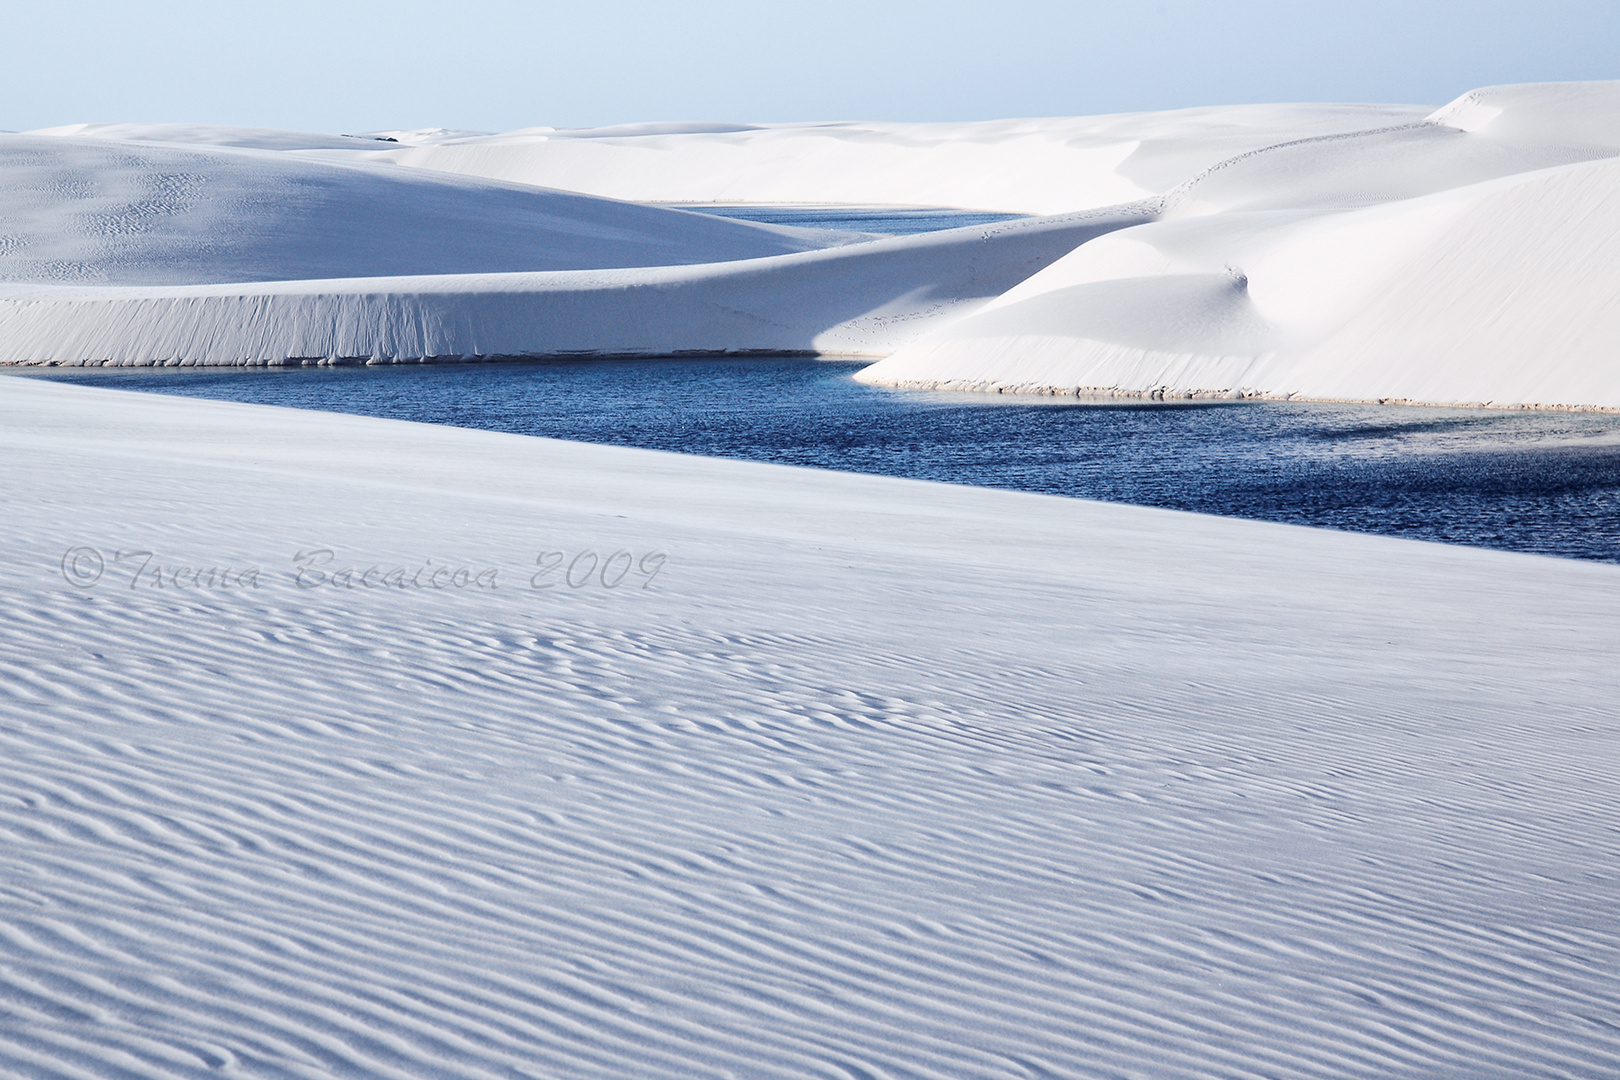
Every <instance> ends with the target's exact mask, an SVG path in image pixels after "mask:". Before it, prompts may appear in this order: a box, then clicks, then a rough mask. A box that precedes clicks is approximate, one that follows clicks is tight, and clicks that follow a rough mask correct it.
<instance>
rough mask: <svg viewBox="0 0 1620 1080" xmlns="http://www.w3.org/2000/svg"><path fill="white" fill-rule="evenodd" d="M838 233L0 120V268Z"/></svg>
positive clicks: (597, 259) (705, 257)
mask: <svg viewBox="0 0 1620 1080" xmlns="http://www.w3.org/2000/svg"><path fill="white" fill-rule="evenodd" d="M847 239H848V238H847V237H839V236H837V234H827V233H819V232H813V231H807V230H792V229H781V228H776V227H772V226H756V225H753V224H751V223H749V222H740V221H725V220H721V219H716V218H712V217H707V216H703V215H698V214H688V213H682V212H679V211H674V210H666V209H662V208H659V207H650V206H637V205H634V204H629V203H620V202H613V201H611V200H607V199H598V198H591V197H587V196H582V195H577V194H573V193H569V192H559V191H538V190H534V189H532V188H526V187H520V186H516V185H511V184H501V183H495V182H489V181H480V180H471V179H467V178H462V177H449V176H435V175H431V174H427V173H421V172H407V171H405V170H400V169H380V168H375V167H368V166H363V165H331V164H327V163H324V162H311V161H304V160H301V159H299V158H296V157H292V156H289V155H287V154H282V153H275V152H269V151H263V150H252V149H218V148H214V147H195V146H186V147H181V146H156V145H146V144H131V143H124V142H116V141H103V140H97V139H86V138H75V137H42V136H34V135H4V134H0V282H5V281H27V282H64V283H84V284H99V285H197V284H210V283H216V282H250V281H289V280H300V279H310V278H336V277H382V276H395V275H407V274H465V273H499V272H507V271H522V270H561V269H575V270H578V269H596V268H602V267H618V266H667V265H676V264H686V263H706V262H717V261H722V260H730V259H746V258H757V257H760V256H768V255H780V254H784V253H786V252H791V251H804V250H807V249H811V248H816V247H825V246H828V245H829V244H834V243H839V242H842V241H844V240H847Z"/></svg>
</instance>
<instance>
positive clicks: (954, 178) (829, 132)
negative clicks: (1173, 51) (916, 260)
mask: <svg viewBox="0 0 1620 1080" xmlns="http://www.w3.org/2000/svg"><path fill="white" fill-rule="evenodd" d="M1426 112H1428V110H1427V109H1424V108H1420V107H1417V106H1406V105H1237V106H1222V107H1214V108H1203V109H1181V110H1176V111H1173V112H1159V113H1125V114H1121V115H1114V116H1086V117H1056V118H1046V119H1030V120H996V121H985V122H979V123H956V124H896V123H819V124H696V123H665V124H623V125H619V126H616V127H606V128H576V129H563V130H557V129H554V128H529V129H525V130H522V131H511V132H505V133H502V134H498V135H489V134H482V133H466V132H451V131H438V130H432V131H387V132H370V133H368V134H370V135H371V136H373V137H374V138H375V137H378V136H381V137H386V138H392V139H397V140H398V142H399V145H398V146H390V145H387V144H383V143H378V142H375V141H367V140H365V139H358V138H353V137H350V138H346V139H332V138H330V137H321V136H300V135H292V134H289V135H287V136H285V137H283V138H282V140H281V142H279V143H277V144H275V145H276V146H277V148H285V149H298V150H310V151H319V152H320V153H317V154H315V155H313V156H317V157H320V158H322V159H324V160H335V161H366V162H388V163H393V164H397V165H405V166H414V167H417V168H423V169H430V170H434V171H437V172H451V173H462V174H467V175H471V176H478V177H485V178H489V179H494V180H506V181H513V182H516V183H523V184H534V185H538V186H540V187H549V188H563V189H566V190H569V191H583V192H590V193H592V194H595V195H603V196H607V197H609V198H614V199H627V200H633V201H636V202H680V203H705V202H710V203H734V202H743V203H749V202H756V203H857V204H900V205H919V206H956V207H966V208H971V209H979V210H1000V211H1010V212H1013V213H1027V214H1059V213H1069V212H1071V211H1075V210H1092V209H1097V208H1099V207H1104V206H1112V205H1115V204H1118V203H1126V202H1135V201H1138V200H1140V199H1144V198H1149V197H1151V196H1155V195H1162V194H1164V193H1165V192H1166V191H1169V190H1170V189H1171V188H1173V187H1175V186H1176V185H1177V184H1180V183H1181V182H1183V181H1184V180H1186V178H1187V177H1189V176H1191V175H1193V174H1194V173H1196V172H1198V171H1200V170H1202V169H1205V168H1208V167H1209V166H1212V165H1215V164H1216V163H1218V162H1220V161H1224V160H1226V159H1228V158H1231V157H1233V156H1236V155H1238V154H1242V153H1245V152H1248V151H1251V150H1257V149H1260V148H1262V147H1267V146H1272V145H1275V144H1276V143H1280V142H1286V141H1289V140H1294V139H1302V138H1307V137H1311V136H1318V135H1330V134H1337V133H1342V132H1352V131H1361V130H1365V129H1368V128H1381V127H1387V126H1390V125H1394V124H1408V123H1413V122H1416V121H1418V120H1421V119H1422V118H1423V116H1424V114H1425V113H1426ZM81 128H82V131H81V130H80V129H78V128H75V129H68V128H59V129H52V130H54V131H58V132H61V133H63V134H70V135H72V134H81V133H82V134H83V135H86V136H92V137H95V138H123V139H129V140H134V141H157V142H168V141H176V140H184V141H195V142H199V143H209V144H219V145H236V146H268V145H271V136H270V135H269V133H265V132H261V131H256V130H253V129H239V128H207V127H182V126H181V125H172V124H166V125H148V126H144V127H143V126H138V125H128V124H123V125H105V124H87V125H81Z"/></svg>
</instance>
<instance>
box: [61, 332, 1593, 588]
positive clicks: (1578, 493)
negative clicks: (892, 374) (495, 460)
mask: <svg viewBox="0 0 1620 1080" xmlns="http://www.w3.org/2000/svg"><path fill="white" fill-rule="evenodd" d="M861 366H862V365H861V364H858V363H857V364H851V363H839V362H828V361H818V360H777V359H773V360H752V359H751V360H736V359H720V358H716V359H701V358H699V359H692V358H681V359H649V360H625V361H577V362H562V363H494V364H443V365H429V366H402V367H353V368H345V367H339V368H293V369H245V370H240V369H226V370H221V369H195V368H194V369H156V370H153V369H126V370H105V369H54V370H51V371H49V372H47V373H43V374H39V375H38V377H43V378H51V379H58V380H62V381H66V382H76V383H87V384H91V385H96V386H110V387H117V388H120V389H126V390H149V391H157V392H160V393H171V394H185V395H190V396H194V397H204V398H219V399H228V400H233V401H250V402H261V403H265V404H272V405H288V406H293V407H297V408H305V409H326V410H331V411H335V412H350V413H361V414H365V415H369V416H385V417H394V418H397V419H403V420H418V421H425V422H428V423H435V424H453V425H457V426H461V427H471V428H484V429H487V430H492V431H508V432H517V433H519V434H525V435H544V436H549V437H552V438H558V439H575V440H580V441H584V442H597V443H614V444H618V445H623V446H642V447H652V448H656V449H661V450H674V451H679V452H681V453H689V454H705V455H711V456H716V457H731V458H746V459H750V460H755V461H776V462H785V463H789V464H794V465H808V466H813V467H816V468H825V469H842V470H846V471H850V472H864V473H882V474H885V475H890V476H908V477H916V478H919V479H925V480H941V481H946V482H949V483H957V484H976V485H981V486H985V487H1001V488H1015V489H1018V490H1021V491H1037V492H1046V493H1050V494H1055V495H1068V496H1075V497H1081V498H1091V499H1105V500H1109V501H1112V502H1124V503H1137V504H1141V505H1146V506H1162V507H1170V508H1174V509H1180V510H1194V511H1198V512H1201V513H1210V514H1226V515H1233V516H1237V517H1248V518H1261V519H1265V520H1268V521H1283V522H1293V523H1296V524H1301V525H1316V526H1324V527H1327V528H1335V529H1349V530H1355V531H1360V532H1373V533H1385V534H1389V535H1393V536H1406V537H1413V538H1417V539H1423V540H1439V541H1445V542H1448V543H1459V544H1474V545H1479V546H1483V547H1492V548H1505V549H1511V550H1516V551H1530V552H1540V553H1543V554H1548V555H1561V556H1568V557H1573V558H1580V559H1595V560H1602V561H1606V562H1620V416H1616V415H1612V414H1599V413H1555V412H1520V411H1511V412H1510V411H1489V410H1479V409H1426V408H1407V407H1397V406H1367V405H1319V404H1302V403H1286V404H1284V403H1269V402H1244V403H1214V402H1208V403H1195V404H1157V403H1152V404H1146V403H1144V404H1136V403H1101V404H1082V403H1077V402H1075V401H1074V400H1073V399H1067V400H1065V399H1061V398H1059V399H1046V398H1016V397H1000V396H993V395H968V394H947V393H916V392H911V391H897V390H888V389H882V388H876V387H869V386H864V385H862V384H860V383H857V382H855V381H854V380H853V379H852V378H851V376H852V375H853V374H854V372H855V371H857V370H859V369H860V367H861Z"/></svg>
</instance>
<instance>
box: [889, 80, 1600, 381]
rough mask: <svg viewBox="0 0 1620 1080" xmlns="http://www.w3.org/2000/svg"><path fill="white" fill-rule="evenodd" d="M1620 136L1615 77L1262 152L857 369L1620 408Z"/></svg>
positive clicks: (1192, 184) (961, 377) (1517, 93)
mask: <svg viewBox="0 0 1620 1080" xmlns="http://www.w3.org/2000/svg"><path fill="white" fill-rule="evenodd" d="M1617 154H1620V83H1605V84H1577V85H1575V86H1535V87H1505V88H1497V89H1493V90H1485V91H1477V92H1475V93H1473V94H1470V95H1466V96H1465V97H1464V98H1462V99H1460V100H1459V101H1458V102H1455V103H1453V104H1452V105H1451V106H1448V107H1447V108H1446V109H1442V110H1440V111H1439V112H1437V113H1436V114H1435V115H1434V117H1433V118H1431V120H1430V121H1429V122H1428V123H1425V124H1422V125H1417V126H1413V127H1408V128H1396V129H1391V130H1388V131H1384V132H1373V133H1369V134H1366V135H1357V136H1348V137H1341V138H1331V139H1322V140H1310V141H1305V142H1300V143H1295V144H1292V145H1288V146H1281V147H1277V148H1275V149H1271V150H1266V151H1262V152H1259V153H1256V154H1251V155H1248V156H1246V157H1243V158H1240V159H1237V160H1234V161H1232V162H1229V163H1225V164H1223V165H1222V166H1221V167H1219V168H1217V169H1215V170H1212V171H1210V172H1209V173H1207V174H1204V175H1202V176H1200V177H1197V178H1194V179H1193V180H1191V181H1189V182H1188V183H1187V184H1185V185H1183V186H1182V188H1180V189H1178V190H1177V191H1176V192H1175V193H1173V194H1172V195H1171V196H1170V198H1169V204H1168V208H1167V210H1166V212H1165V214H1164V219H1163V220H1161V221H1157V222H1153V223H1149V224H1145V225H1142V226H1139V227H1136V228H1133V229H1130V230H1128V231H1124V232H1119V233H1115V234H1113V235H1111V236H1107V237H1104V238H1101V239H1099V240H1096V241H1094V242H1092V243H1090V244H1087V245H1086V246H1085V247H1083V248H1081V249H1079V250H1077V251H1075V252H1074V253H1073V254H1072V255H1070V256H1069V257H1068V258H1066V259H1064V260H1062V261H1060V262H1059V263H1057V264H1055V265H1053V266H1052V267H1050V268H1048V269H1047V270H1046V271H1044V272H1043V273H1042V274H1040V275H1037V276H1035V277H1034V278H1031V279H1030V280H1028V281H1026V282H1024V283H1023V284H1022V285H1020V286H1019V287H1018V288H1016V289H1013V290H1010V291H1009V292H1008V293H1007V294H1005V295H1004V296H1002V297H1000V298H998V300H997V301H995V302H994V303H993V304H992V305H988V306H987V307H986V308H985V309H984V310H982V311H981V312H979V313H978V314H977V315H975V316H972V317H969V318H965V319H963V320H960V321H957V322H954V323H953V324H951V325H948V326H945V327H942V328H940V329H938V330H937V331H935V332H934V333H932V334H930V335H929V336H927V337H925V338H922V339H920V340H918V341H916V342H914V343H912V344H910V345H909V346H907V347H905V348H903V349H901V350H899V351H898V352H897V353H896V354H895V355H893V356H892V357H890V358H888V359H886V360H885V361H883V362H881V363H879V364H877V365H874V366H873V367H872V368H869V369H868V370H867V371H865V372H863V373H862V376H861V377H862V378H864V379H869V380H871V381H873V382H882V383H891V384H898V385H911V386H929V387H939V386H953V387H960V388H972V389H1000V390H1014V389H1016V390H1024V391H1032V392H1043V393H1046V392H1060V393H1076V392H1079V393H1125V394H1143V393H1150V394H1154V395H1169V396H1177V395H1193V396H1197V395H1216V396H1222V395H1250V396H1267V397H1308V398H1326V399H1337V400H1346V399H1348V400H1409V401H1423V402H1433V403H1444V404H1494V405H1534V404H1542V405H1575V406H1597V407H1604V408H1617V407H1620V161H1616V160H1615V155H1617ZM1572 162H1574V163H1575V164H1572Z"/></svg>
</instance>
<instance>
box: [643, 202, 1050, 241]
mask: <svg viewBox="0 0 1620 1080" xmlns="http://www.w3.org/2000/svg"><path fill="white" fill-rule="evenodd" d="M670 205H672V206H674V207H675V208H676V209H678V210H695V211H697V212H698V213H700V214H712V215H714V216H716V217H728V218H738V219H740V220H742V221H758V222H762V223H764V224H766V225H797V226H799V227H800V228H803V229H836V230H838V231H840V232H867V233H882V234H884V235H886V236H912V235H915V234H916V233H925V232H938V231H939V230H941V229H960V228H964V227H966V226H968V225H991V224H994V223H995V222H998V221H1012V220H1014V219H1016V218H1021V217H1025V216H1027V215H1025V214H1001V213H996V212H994V211H990V210H956V209H953V208H950V207H940V206H846V205H843V204H839V203H828V204H821V203H769V204H764V203H739V204H737V205H735V206H728V205H722V204H719V203H671V204H670Z"/></svg>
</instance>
